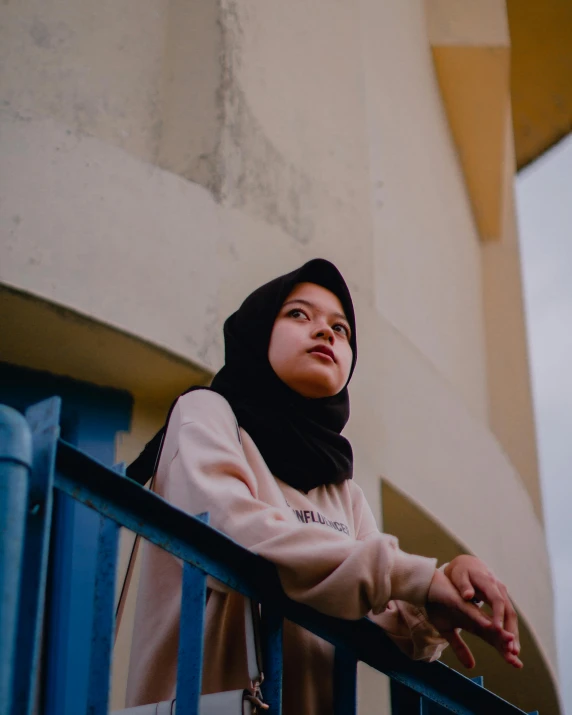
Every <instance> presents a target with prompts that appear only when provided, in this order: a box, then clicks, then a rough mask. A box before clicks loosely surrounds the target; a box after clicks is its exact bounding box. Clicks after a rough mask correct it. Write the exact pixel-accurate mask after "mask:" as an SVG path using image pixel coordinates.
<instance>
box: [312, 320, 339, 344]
mask: <svg viewBox="0 0 572 715" xmlns="http://www.w3.org/2000/svg"><path fill="white" fill-rule="evenodd" d="M313 337H314V338H324V339H325V340H329V341H330V342H333V340H334V331H333V330H332V329H331V328H330V326H329V325H327V324H326V325H321V326H320V327H319V328H316V329H315V330H314V335H313Z"/></svg>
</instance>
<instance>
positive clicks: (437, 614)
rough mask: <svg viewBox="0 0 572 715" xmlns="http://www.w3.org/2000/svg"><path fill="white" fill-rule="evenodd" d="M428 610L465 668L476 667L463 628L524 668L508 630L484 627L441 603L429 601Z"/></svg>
mask: <svg viewBox="0 0 572 715" xmlns="http://www.w3.org/2000/svg"><path fill="white" fill-rule="evenodd" d="M426 610H427V616H428V619H429V621H430V623H431V625H432V626H433V627H434V628H436V629H437V630H438V631H439V633H440V635H441V636H442V637H443V638H445V640H446V641H447V642H448V643H449V645H450V646H451V649H452V650H453V653H454V654H455V656H456V657H457V659H458V660H459V662H460V663H461V664H462V665H464V666H465V668H474V666H475V658H474V656H473V654H472V652H471V649H470V648H469V646H468V645H467V644H466V643H465V641H464V640H463V638H462V636H461V629H463V630H465V631H468V632H469V633H473V634H474V635H476V636H478V637H479V638H481V639H482V640H484V641H485V642H486V643H488V644H489V645H491V646H493V648H495V649H496V650H498V652H499V653H500V654H501V656H502V657H503V658H504V660H505V661H506V662H507V663H508V664H509V665H512V666H513V667H515V668H522V661H521V660H520V659H519V658H518V656H517V655H516V654H515V653H513V652H512V650H511V648H510V647H509V646H510V645H511V644H512V635H511V634H510V633H508V631H500V632H499V631H497V630H495V629H491V628H490V627H488V628H483V627H482V626H480V625H478V624H477V623H475V622H474V621H473V620H472V619H471V618H468V617H467V616H465V615H464V614H463V613H460V612H459V611H455V609H452V608H448V607H447V606H443V605H442V604H440V603H429V604H427V607H426Z"/></svg>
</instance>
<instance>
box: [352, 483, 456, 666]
mask: <svg viewBox="0 0 572 715" xmlns="http://www.w3.org/2000/svg"><path fill="white" fill-rule="evenodd" d="M352 492H353V493H352V504H353V511H354V520H355V524H356V538H357V539H363V540H368V539H370V538H372V537H373V538H375V534H376V533H377V532H378V531H379V530H378V528H377V524H376V521H375V518H374V516H373V514H372V511H371V509H370V506H369V504H368V503H367V501H366V499H365V497H364V495H363V492H362V490H361V489H360V488H359V486H358V485H357V484H355V485H354V486H353V487H352ZM368 615H369V618H371V620H372V621H374V623H377V625H378V626H381V628H383V630H384V631H385V632H386V634H387V635H388V636H389V637H390V638H391V640H392V641H393V642H394V643H395V644H396V645H397V646H398V647H399V648H400V649H401V650H402V651H403V652H404V653H405V654H406V655H408V656H409V657H410V658H413V660H424V661H428V662H432V661H434V660H437V659H438V658H440V657H441V654H442V653H443V651H444V650H445V648H446V647H447V645H448V644H447V641H446V640H445V639H444V638H442V637H441V635H440V633H439V631H438V630H436V629H435V628H434V627H433V625H432V624H431V623H430V621H429V620H428V618H427V612H426V611H425V609H424V608H420V607H418V606H416V605H414V604H412V603H406V602H405V601H403V600H398V599H395V600H391V601H389V603H388V604H387V607H386V609H385V610H384V611H383V612H382V613H379V614H375V613H369V614H368Z"/></svg>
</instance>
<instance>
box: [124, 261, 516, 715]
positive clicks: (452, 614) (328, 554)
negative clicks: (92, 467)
mask: <svg viewBox="0 0 572 715" xmlns="http://www.w3.org/2000/svg"><path fill="white" fill-rule="evenodd" d="M224 336H225V365H224V367H223V368H222V369H221V371H220V372H219V373H218V374H217V375H216V376H215V378H214V380H213V382H212V386H211V388H209V389H195V390H192V391H190V392H188V393H186V394H184V395H182V396H181V397H180V398H179V399H178V401H177V402H176V403H175V405H174V408H173V409H172V412H171V414H170V418H169V421H168V429H167V431H166V434H165V439H164V444H163V447H162V451H161V456H160V461H159V464H158V469H157V474H156V483H155V489H156V491H157V493H159V494H160V495H161V496H163V497H164V498H165V499H167V500H169V501H170V502H172V503H173V504H175V505H176V506H178V507H179V508H181V509H184V510H186V511H188V512H189V513H193V514H196V513H199V512H204V511H208V512H209V513H210V523H211V525H212V526H214V527H215V528H216V529H219V530H220V531H223V532H224V533H226V534H228V535H229V536H230V537H232V538H233V539H235V540H236V541H237V542H239V543H240V544H242V545H243V546H245V547H247V548H249V549H251V550H252V551H255V552H256V553H258V554H260V555H262V556H264V557H265V558H267V559H269V560H270V561H272V562H273V563H275V564H276V566H277V568H278V572H279V575H280V578H281V582H282V585H283V587H284V590H285V591H286V593H287V594H288V595H289V596H290V597H291V598H293V599H295V600H297V601H300V602H302V603H306V604H308V605H310V606H312V607H313V608H315V609H317V610H319V611H322V612H324V613H327V614H330V615H333V616H338V617H341V618H348V619H358V618H361V617H362V616H365V615H368V616H369V617H371V618H373V619H374V620H375V621H376V622H377V623H378V624H379V625H380V626H382V627H383V628H384V629H385V630H386V632H387V633H388V635H389V636H390V637H391V638H392V639H393V640H394V641H395V642H396V643H397V644H398V645H399V646H400V647H401V648H402V649H403V650H405V652H407V653H408V654H409V655H410V656H411V657H413V658H421V659H424V660H434V659H436V658H438V657H439V656H440V654H441V652H442V650H443V648H444V647H445V645H446V644H447V642H449V643H451V645H452V647H453V648H454V649H455V652H456V654H457V656H458V657H459V659H460V660H461V661H462V662H463V663H464V664H465V665H468V666H471V665H472V663H473V660H472V655H471V653H470V651H469V650H468V648H467V647H466V646H465V644H464V643H463V641H462V640H461V638H460V636H459V630H458V629H459V628H460V627H465V628H468V629H469V630H472V631H473V632H475V633H477V634H478V635H480V636H481V637H482V638H484V639H485V640H487V641H488V642H489V643H491V644H492V645H493V646H494V647H496V648H497V649H498V650H499V652H500V653H501V654H502V655H503V657H504V658H505V660H506V661H507V662H508V663H510V664H512V665H514V666H515V667H520V666H521V663H520V661H519V660H518V652H519V644H518V629H517V624H516V617H515V615H514V609H513V608H512V606H511V604H510V601H509V599H508V596H507V594H506V589H505V588H504V586H503V585H502V584H500V583H499V582H498V581H497V580H496V579H495V578H494V576H492V574H490V572H489V571H488V570H487V569H486V567H485V566H484V564H482V562H480V561H479V560H478V559H476V558H474V557H469V556H464V557H459V558H457V559H455V560H454V561H453V562H451V563H450V564H449V565H447V566H446V567H445V568H444V569H441V570H438V569H436V563H435V560H434V559H428V558H425V557H422V556H415V555H412V554H407V553H404V552H403V551H401V550H400V549H399V546H398V543H397V540H396V539H395V538H394V537H392V536H389V535H387V534H382V533H380V532H379V530H378V528H377V526H376V523H375V519H374V517H373V515H372V513H371V511H370V509H369V506H368V504H367V502H366V501H365V499H364V496H363V494H362V491H361V489H360V488H359V487H358V486H357V484H356V483H355V482H354V481H353V480H352V449H351V445H350V443H349V442H348V441H347V439H345V437H343V436H342V434H341V432H342V429H343V428H344V426H345V424H346V422H347V420H348V418H349V397H348V390H347V385H348V382H349V380H350V378H351V376H352V373H353V371H354V368H355V364H356V359H357V341H356V325H355V317H354V310H353V305H352V301H351V297H350V294H349V290H348V288H347V286H346V284H345V282H344V280H343V278H342V276H341V275H340V273H339V272H338V270H337V269H336V268H335V267H334V266H333V265H332V264H331V263H329V262H328V261H325V260H322V259H316V260H313V261H310V262H309V263H306V264H305V265H304V266H302V267H301V268H300V269H298V270H296V271H293V272H292V273H289V274H287V275H285V276H282V277H280V278H277V279H275V280H273V281H271V282H270V283H267V284H266V285H264V286H262V287H261V288H259V289H258V290H256V291H255V292H254V293H252V294H251V295H250V296H249V297H248V298H247V299H246V300H245V301H244V303H243V304H242V306H241V307H240V308H239V310H238V311H237V312H236V313H234V314H233V315H232V316H230V318H228V320H227V321H226V323H225V326H224ZM157 454H158V439H155V440H154V441H152V442H151V443H150V444H149V445H148V447H147V448H146V450H145V451H144V452H143V453H142V455H141V457H140V458H139V459H138V460H137V461H136V462H135V463H134V464H133V465H132V466H131V468H130V470H129V471H128V474H129V475H130V476H134V477H136V478H139V479H141V474H143V475H144V477H146V476H149V477H150V476H151V471H152V469H153V465H154V463H155V459H156V457H157ZM209 587H210V589H211V590H210V592H209V598H208V603H207V612H206V639H205V666H204V679H203V691H204V692H205V693H210V692H217V691H222V690H233V689H238V688H242V687H247V686H248V676H247V673H246V663H245V655H244V653H245V646H244V616H243V605H242V597H241V596H240V595H239V594H237V593H234V592H228V591H226V590H223V589H222V588H221V586H220V584H217V583H216V582H211V583H209ZM180 592H181V564H180V562H179V561H177V560H176V559H175V558H174V557H172V556H171V555H169V554H167V553H165V552H163V551H161V550H160V549H158V548H156V547H154V546H152V545H150V544H148V543H145V545H144V550H143V555H142V571H141V580H140V585H139V594H138V600H137V609H136V616H135V628H134V636H133V645H132V656H131V663H130V673H129V681H128V695H127V700H128V702H127V704H128V705H130V706H132V705H140V704H144V703H149V702H157V701H161V700H167V699H170V698H173V697H174V696H175V692H174V691H175V685H176V661H177V647H178V623H179V614H180ZM475 598H478V599H482V600H485V601H487V602H488V603H489V604H490V605H491V606H492V609H493V619H492V620H491V619H489V618H488V617H487V616H486V615H485V614H484V613H483V612H482V611H480V610H479V609H478V608H477V607H476V606H475V605H474V604H473V603H472V602H471V599H473V600H474V599H475ZM332 664H333V648H332V647H331V646H330V645H329V644H328V643H326V642H324V641H323V640H321V639H320V638H318V637H316V636H314V635H313V634H311V633H309V632H307V631H305V630H303V629H302V628H299V627H298V626H296V625H294V624H292V623H289V622H286V623H285V627H284V690H283V692H284V713H285V715H299V714H300V713H304V714H305V715H329V714H330V713H331V712H332Z"/></svg>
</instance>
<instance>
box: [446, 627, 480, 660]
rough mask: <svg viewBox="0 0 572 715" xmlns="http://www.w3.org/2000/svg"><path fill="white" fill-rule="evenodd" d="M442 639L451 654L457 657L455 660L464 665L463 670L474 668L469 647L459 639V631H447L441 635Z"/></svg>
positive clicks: (473, 658)
mask: <svg viewBox="0 0 572 715" xmlns="http://www.w3.org/2000/svg"><path fill="white" fill-rule="evenodd" d="M441 635H442V636H443V638H445V640H446V641H447V642H448V643H449V645H450V646H451V649H452V650H453V653H454V654H455V656H456V657H457V660H458V661H459V662H460V663H461V665H464V666H465V668H469V669H470V668H474V667H475V657H474V655H473V653H472V652H471V649H470V648H469V646H468V645H467V644H466V643H465V641H464V640H463V638H462V637H461V629H460V628H455V629H454V630H453V631H447V632H445V633H442V634H441Z"/></svg>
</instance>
